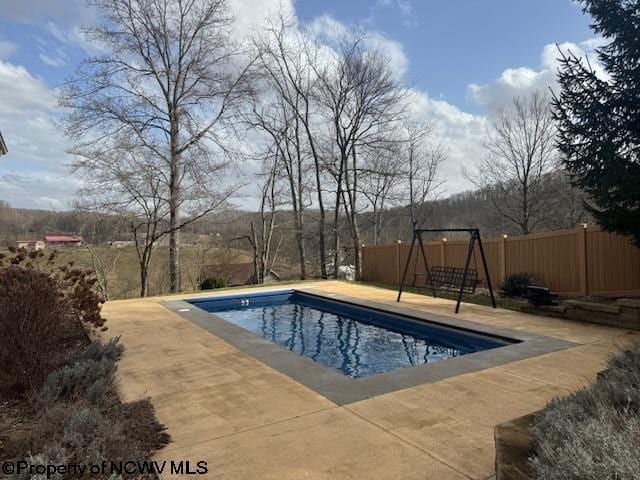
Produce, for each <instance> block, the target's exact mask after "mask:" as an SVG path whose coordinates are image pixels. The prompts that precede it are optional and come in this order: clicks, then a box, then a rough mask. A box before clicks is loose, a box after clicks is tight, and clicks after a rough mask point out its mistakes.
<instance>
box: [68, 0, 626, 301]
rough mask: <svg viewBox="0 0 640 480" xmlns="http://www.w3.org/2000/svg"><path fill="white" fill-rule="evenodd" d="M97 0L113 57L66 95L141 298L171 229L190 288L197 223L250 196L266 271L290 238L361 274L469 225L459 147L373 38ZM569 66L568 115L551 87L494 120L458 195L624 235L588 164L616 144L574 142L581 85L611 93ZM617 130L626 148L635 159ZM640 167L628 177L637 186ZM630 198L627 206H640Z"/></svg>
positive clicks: (525, 228)
mask: <svg viewBox="0 0 640 480" xmlns="http://www.w3.org/2000/svg"><path fill="white" fill-rule="evenodd" d="M93 3H94V4H95V6H96V7H97V9H98V11H99V12H100V14H101V15H100V18H101V21H100V22H98V23H97V24H96V25H93V26H89V27H87V28H86V30H85V32H86V34H87V35H88V37H89V38H90V39H91V40H92V41H94V42H96V43H97V44H99V45H100V46H101V47H102V48H101V51H102V52H106V53H103V54H100V55H98V56H94V57H91V58H88V59H86V60H85V61H83V62H82V63H81V64H80V65H79V67H78V69H77V72H76V74H75V76H74V77H73V78H71V79H70V80H69V81H68V82H67V83H66V84H65V86H64V88H62V90H61V94H60V103H61V106H63V107H65V109H66V112H67V116H66V119H65V124H66V134H67V135H68V137H69V138H70V139H71V140H72V142H73V145H74V146H73V149H72V152H71V153H72V154H73V155H74V158H75V161H74V163H73V171H74V172H75V173H77V174H79V175H82V176H83V178H84V185H85V187H84V188H83V190H82V191H81V192H79V195H78V202H77V205H76V206H77V207H78V209H81V210H82V211H84V212H95V213H99V214H102V215H107V216H110V217H112V218H117V219H119V221H120V224H121V225H124V227H123V228H124V229H125V230H126V231H127V232H128V234H129V235H130V236H131V237H132V238H133V240H134V242H135V247H136V251H137V253H138V259H139V266H140V282H141V295H143V296H144V295H145V294H146V289H145V284H146V282H147V281H148V280H147V272H148V266H149V262H150V259H151V256H152V255H153V252H154V248H155V246H156V245H157V244H158V242H159V241H160V240H162V239H164V238H168V248H169V265H168V276H169V283H170V289H171V291H179V290H180V287H181V278H180V266H179V259H180V241H181V240H180V233H181V232H182V231H184V230H185V229H187V228H190V227H191V228H195V227H194V225H197V224H201V225H204V224H206V223H207V222H210V221H211V219H212V218H215V214H217V213H218V212H220V211H221V210H226V209H228V208H229V201H230V199H231V198H232V197H233V196H234V195H237V194H238V192H239V191H240V189H241V188H245V189H246V188H249V189H250V191H251V192H252V194H253V195H254V196H255V198H256V202H257V205H258V211H257V212H256V213H255V214H251V215H246V216H245V217H244V220H245V222H246V223H245V224H244V225H243V228H240V229H239V231H238V232H237V235H234V236H233V237H232V238H230V239H229V241H234V242H237V243H238V244H239V245H240V244H244V245H245V246H246V248H248V249H250V250H251V251H252V252H253V259H254V260H253V261H254V269H255V272H256V277H257V278H258V280H260V279H262V278H264V277H265V275H266V274H267V272H268V271H269V270H270V269H271V268H272V267H273V264H274V262H275V261H276V259H277V258H278V256H279V255H282V249H283V244H284V245H285V246H286V250H287V251H288V252H289V255H290V258H291V261H292V262H295V263H296V264H297V266H298V269H299V277H300V278H302V279H304V278H307V277H309V276H317V277H320V278H330V277H336V276H337V275H338V273H339V268H340V266H341V265H344V264H349V265H352V266H353V269H354V273H355V277H356V278H358V277H359V274H360V269H361V265H360V250H361V246H362V244H363V243H365V242H371V243H379V242H381V241H384V240H385V239H389V238H393V237H398V236H400V233H401V232H407V231H410V230H411V229H412V228H415V227H416V226H418V225H423V224H425V222H427V223H429V224H431V225H432V226H435V225H436V224H437V225H438V226H445V223H447V222H448V223H449V224H450V223H452V222H454V221H455V220H454V219H452V218H451V217H446V216H445V215H444V214H443V212H445V211H447V209H446V205H447V200H443V201H438V200H437V198H438V194H439V193H440V191H441V190H440V187H441V185H442V179H441V177H440V175H439V173H440V172H439V168H440V167H441V165H442V164H443V162H446V161H447V157H448V152H447V148H446V147H445V146H443V145H442V144H441V143H440V142H439V141H438V137H437V135H436V133H435V131H436V129H437V125H434V124H433V123H432V122H430V121H428V120H427V119H426V118H425V117H424V115H423V114H422V113H421V112H419V111H417V110H416V109H415V107H414V104H415V101H414V100H415V92H414V91H413V90H412V89H411V88H410V87H409V86H407V85H405V84H403V82H402V80H401V79H400V78H398V76H397V75H396V72H394V71H393V70H392V68H391V66H390V61H389V58H386V57H385V56H384V54H382V53H381V52H380V49H377V48H376V47H375V45H374V44H373V43H372V41H371V39H370V38H369V37H368V36H367V35H366V33H365V32H361V31H358V30H347V29H345V31H343V32H340V33H339V34H337V35H331V36H329V35H320V34H318V33H317V32H313V31H310V30H309V29H307V28H305V26H304V25H303V24H301V23H300V22H298V21H297V20H296V19H295V18H290V17H287V16H286V15H284V14H282V13H276V14H275V15H274V16H273V17H272V18H271V19H270V20H269V21H268V22H267V23H266V24H265V25H264V26H262V27H260V28H256V29H254V31H253V33H252V35H251V36H250V37H248V38H247V39H246V41H243V42H238V41H237V40H234V38H233V37H232V35H231V26H232V22H233V18H232V16H231V15H230V13H229V9H228V4H227V1H226V0H178V1H169V0H156V1H154V2H147V1H143V0H94V1H93ZM587 3H588V4H589V2H587ZM591 10H593V12H592V11H591ZM591 10H590V13H592V14H594V12H595V13H598V12H597V9H596V8H595V7H591ZM601 28H602V29H603V31H605V30H604V29H605V26H602V27H601ZM612 35H613V34H612ZM616 35H617V34H616ZM627 50H628V49H627ZM620 52H622V53H623V54H624V53H625V51H624V50H623V49H622V47H621V48H620V49H619V50H616V49H614V48H610V49H609V50H607V51H604V52H602V53H601V55H603V59H604V60H605V61H607V62H608V63H607V64H605V66H607V65H609V64H610V65H611V66H612V68H614V67H615V68H622V67H621V66H619V65H617V64H614V62H613V61H612V60H611V58H613V57H614V56H615V55H616V54H618V53H620ZM606 55H608V57H607V56H606ZM562 65H563V67H562V68H563V71H562V72H561V76H560V79H561V87H562V88H563V90H562V93H561V94H560V96H556V95H555V94H554V95H553V109H551V108H550V98H549V95H547V94H546V93H544V92H534V93H533V94H532V95H530V96H527V97H522V98H515V99H513V102H512V104H511V105H509V106H508V107H505V108H503V109H501V110H499V111H498V112H496V113H495V115H493V116H492V118H491V121H490V124H489V127H488V129H487V133H486V138H485V144H484V146H485V151H486V155H485V157H484V158H482V159H480V162H479V163H475V162H474V163H475V166H470V167H468V168H467V169H466V170H465V176H466V177H467V179H468V180H470V181H471V182H472V183H473V184H474V185H475V186H476V187H477V191H476V192H474V193H471V194H464V195H462V196H454V197H453V198H452V199H449V200H448V202H449V204H456V202H458V204H465V202H467V204H465V205H467V206H465V208H467V209H468V210H467V211H469V212H471V214H470V215H469V217H468V220H465V222H470V223H471V224H472V225H473V226H478V224H479V223H481V222H483V221H485V220H483V219H482V212H483V207H482V206H485V207H486V206H489V207H488V209H487V208H485V209H484V212H485V213H486V212H488V213H487V215H486V216H487V219H488V220H486V221H487V223H488V225H490V229H491V231H494V230H496V226H500V228H501V229H502V230H503V231H506V232H508V233H511V232H513V233H522V234H527V233H530V232H534V231H538V230H540V229H544V228H549V227H550V226H551V228H553V226H555V225H558V226H572V225H571V224H574V223H575V222H578V221H580V220H582V219H583V218H585V216H586V215H587V212H586V211H585V209H586V210H588V214H589V215H594V216H596V217H598V218H600V220H601V221H602V222H603V224H604V225H605V227H606V228H609V226H611V228H614V229H615V228H618V227H617V226H616V225H613V224H612V223H611V222H606V221H603V220H602V218H604V216H606V205H607V202H608V201H610V200H611V198H609V197H607V195H606V194H603V193H600V191H599V190H598V185H597V182H598V181H597V175H595V174H594V173H593V172H591V171H588V165H587V164H588V158H593V157H594V155H596V156H597V155H601V154H602V151H601V150H598V147H597V142H595V143H594V146H593V147H592V148H591V149H590V150H580V149H577V147H574V146H575V145H576V144H575V142H573V141H572V139H575V136H576V132H578V134H579V135H581V136H584V135H586V134H585V131H584V128H583V127H584V125H583V124H581V123H579V121H580V119H581V118H583V117H584V118H586V116H587V113H589V114H590V113H591V111H590V110H586V107H584V108H583V107H582V106H580V105H578V103H577V102H578V100H583V101H585V99H587V98H592V97H593V92H591V93H589V94H585V95H584V96H583V97H576V95H575V94H574V93H572V92H573V90H572V89H574V88H585V82H586V85H587V89H588V87H589V86H592V87H593V88H594V89H595V88H596V87H598V88H599V89H600V90H599V92H600V91H605V90H606V88H605V86H603V85H602V84H601V83H598V82H597V81H596V80H598V79H597V78H595V77H594V75H595V74H594V73H593V71H590V70H588V68H590V67H585V66H584V65H585V62H583V61H582V60H581V59H577V58H574V57H571V56H569V57H565V60H564V63H563V64H562ZM621 65H622V64H621ZM577 77H579V78H577ZM576 78H577V80H576ZM625 78H626V77H625ZM598 81H600V80H598ZM589 82H591V83H589ZM605 83H606V82H605ZM592 84H593V85H592ZM576 85H578V86H577V87H576ZM589 95H591V97H589ZM580 108H582V110H580ZM593 108H596V107H593ZM612 111H616V110H615V109H614V110H612ZM589 118H590V117H589ZM629 118H630V117H629ZM586 121H587V120H584V122H586ZM557 122H560V125H561V130H560V131H561V136H560V140H561V142H562V143H559V142H558V137H557V130H556V128H557V127H556V126H557ZM587 127H589V128H592V129H595V127H591V126H589V125H587ZM597 134H598V135H600V136H601V137H603V136H604V135H605V133H603V132H601V131H598V132H597ZM607 134H608V133H607ZM612 135H613V134H612ZM612 138H613V140H611V141H610V143H611V142H613V143H611V147H612V148H614V149H616V148H617V149H618V150H617V152H621V151H622V150H625V149H626V151H631V150H629V145H627V144H625V143H624V142H622V143H620V141H618V140H615V138H617V137H615V136H614V137H612ZM615 142H617V143H615ZM576 149H577V150H576ZM589 155H590V156H591V157H589ZM617 155H618V156H619V155H621V153H617ZM585 158H586V160H585ZM616 158H617V157H616ZM563 162H564V163H563ZM618 163H620V162H618ZM634 164H635V163H634V161H632V162H631V165H634ZM470 165H471V162H470ZM585 165H587V166H586V167H585ZM563 167H567V168H568V170H567V172H566V173H565V170H564V168H563ZM623 177H624V176H623ZM623 177H612V178H615V179H617V181H618V182H621V183H620V185H625V184H626V183H624V182H625V180H626V179H625V178H623ZM612 181H613V180H612V179H609V189H611V182H612ZM574 185H576V186H578V187H580V188H582V189H583V190H579V189H578V188H574ZM612 198H613V199H614V200H613V201H614V202H617V204H616V208H622V209H623V210H624V208H625V207H624V206H623V207H620V205H621V204H624V202H627V203H629V202H628V198H629V197H628V196H626V197H625V196H624V195H622V196H619V198H618V197H616V196H613V197H612ZM469 199H471V202H470V204H468V200H469ZM593 200H595V201H596V203H597V204H598V205H595V206H594V204H589V202H592V201H593ZM602 206H604V207H605V210H601V209H599V207H602ZM603 212H604V213H603ZM618 216H619V215H618ZM465 218H466V217H465ZM616 218H618V217H616ZM491 222H493V223H491Z"/></svg>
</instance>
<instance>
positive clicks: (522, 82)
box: [467, 38, 606, 111]
mask: <svg viewBox="0 0 640 480" xmlns="http://www.w3.org/2000/svg"><path fill="white" fill-rule="evenodd" d="M603 44H604V40H603V39H601V38H592V39H588V40H585V41H584V42H580V43H577V44H576V43H572V42H564V43H562V44H560V45H556V44H553V43H552V44H548V45H545V46H544V48H543V49H542V52H541V53H540V65H539V67H538V70H535V69H533V68H531V67H524V66H523V67H517V68H507V69H506V70H504V71H503V72H502V74H500V76H499V77H498V78H497V79H495V80H494V81H493V82H491V83H488V84H484V85H478V84H476V83H471V84H470V85H469V86H468V88H467V94H468V95H469V97H470V98H471V99H472V100H473V101H474V102H475V103H476V104H478V105H480V106H482V107H485V108H487V109H488V110H489V111H494V110H496V109H498V108H500V107H502V106H504V105H505V104H507V103H510V102H511V101H512V99H513V97H517V96H526V95H527V94H529V93H531V92H532V91H534V90H547V89H548V88H555V87H556V85H557V81H556V73H557V70H558V66H559V62H558V58H559V57H560V51H562V52H564V53H567V52H572V53H573V54H575V55H576V56H578V57H582V58H588V59H589V62H590V63H591V65H592V67H594V69H595V70H596V72H597V74H598V75H600V76H601V77H602V78H606V74H605V72H604V70H603V69H602V67H601V66H600V65H599V64H598V63H597V61H596V60H597V59H596V55H595V48H597V47H599V46H601V45H603ZM558 49H559V50H558Z"/></svg>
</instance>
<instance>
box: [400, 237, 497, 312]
mask: <svg viewBox="0 0 640 480" xmlns="http://www.w3.org/2000/svg"><path fill="white" fill-rule="evenodd" d="M436 232H437V233H443V232H468V233H469V247H468V248H467V257H466V260H465V264H464V268H461V267H445V266H433V267H431V268H429V263H428V262H427V255H426V253H425V249H424V243H423V241H422V235H423V234H424V233H436ZM416 243H417V244H418V246H419V247H420V248H418V252H417V253H416V256H415V262H414V269H413V273H411V274H410V275H412V276H413V280H412V282H411V286H414V287H415V286H416V279H417V278H418V277H420V276H424V277H425V285H424V287H425V288H428V289H430V290H432V291H433V296H434V298H435V296H436V290H444V291H449V292H457V294H458V301H457V302H456V310H455V312H456V313H458V312H459V311H460V302H461V301H462V294H463V293H469V294H472V293H475V291H476V287H477V285H478V271H477V269H470V268H469V265H470V263H471V257H474V248H475V245H476V243H477V244H478V250H479V251H480V256H481V258H482V266H483V268H484V275H485V276H484V278H485V280H486V282H487V287H488V288H489V293H490V294H491V304H492V305H493V308H496V298H495V296H494V295H493V287H492V286H491V277H490V276H489V269H488V268H487V259H486V257H485V256H484V248H482V240H481V239H480V230H479V229H478V228H452V229H451V228H450V229H439V228H435V229H422V228H418V229H414V231H413V240H411V248H410V249H409V255H408V256H407V263H406V264H405V266H404V273H403V274H402V279H401V280H400V289H399V290H398V300H397V301H398V302H399V301H400V297H401V296H402V290H403V288H404V285H405V279H406V278H407V273H408V271H409V264H410V263H411V253H412V252H413V249H414V247H415V246H416ZM420 256H421V257H422V268H423V269H424V271H418V257H420ZM474 261H475V257H474Z"/></svg>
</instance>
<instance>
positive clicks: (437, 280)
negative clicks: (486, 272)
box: [425, 266, 478, 294]
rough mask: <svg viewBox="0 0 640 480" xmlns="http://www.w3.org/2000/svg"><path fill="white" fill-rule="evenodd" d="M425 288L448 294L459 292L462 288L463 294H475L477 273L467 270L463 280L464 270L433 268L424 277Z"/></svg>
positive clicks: (459, 268) (470, 269)
mask: <svg viewBox="0 0 640 480" xmlns="http://www.w3.org/2000/svg"><path fill="white" fill-rule="evenodd" d="M425 277H426V286H427V287H428V288H435V289H437V290H446V291H449V292H459V291H460V287H461V286H462V291H463V292H464V293H469V294H472V293H475V291H476V287H477V286H478V272H477V270H475V269H473V268H469V269H468V270H467V277H466V279H464V285H462V281H463V278H464V268H461V267H440V266H435V267H431V268H430V269H429V274H428V275H425Z"/></svg>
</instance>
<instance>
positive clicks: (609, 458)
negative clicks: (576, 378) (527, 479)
mask: <svg viewBox="0 0 640 480" xmlns="http://www.w3.org/2000/svg"><path fill="white" fill-rule="evenodd" d="M609 367H610V369H609V370H607V371H606V372H605V373H604V374H602V375H601V376H600V377H599V378H598V380H597V381H596V383H595V384H593V385H591V386H589V387H586V388H584V389H582V390H579V391H578V392H576V393H574V394H572V395H570V396H568V397H566V398H562V399H556V400H554V401H552V402H551V403H550V404H549V405H548V406H547V407H546V408H545V409H544V410H543V411H542V412H541V413H540V414H539V415H538V416H537V417H536V421H535V425H534V426H533V428H532V432H533V435H534V451H535V455H534V456H533V458H532V459H531V464H532V466H533V469H534V471H535V473H536V478H537V479H539V480H556V479H557V480H560V479H563V480H564V479H575V480H596V479H604V478H615V479H620V480H624V479H635V478H638V477H637V475H638V472H640V453H639V452H638V449H637V445H640V346H636V347H634V348H631V349H628V350H625V351H624V352H622V353H621V354H620V355H618V356H616V357H613V358H612V359H610V360H609Z"/></svg>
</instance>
